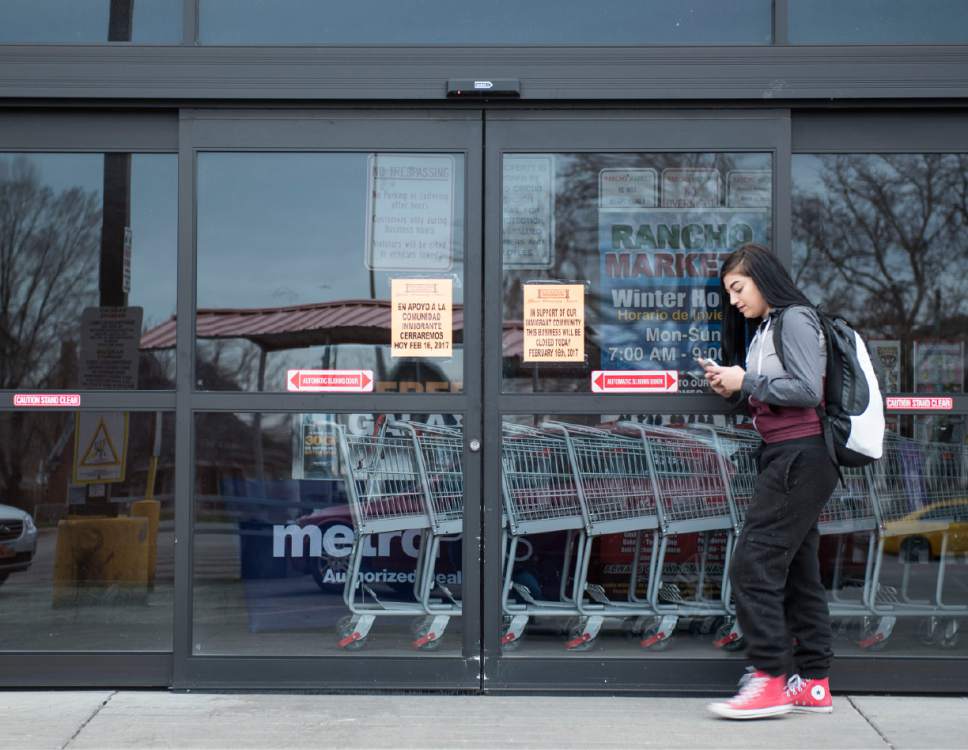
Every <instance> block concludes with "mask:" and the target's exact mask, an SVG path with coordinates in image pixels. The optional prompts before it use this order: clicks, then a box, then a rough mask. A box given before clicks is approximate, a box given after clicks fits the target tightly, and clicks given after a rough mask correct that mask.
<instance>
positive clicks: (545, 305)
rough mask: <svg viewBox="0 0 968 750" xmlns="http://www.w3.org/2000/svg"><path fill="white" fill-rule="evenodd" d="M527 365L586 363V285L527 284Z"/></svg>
mask: <svg viewBox="0 0 968 750" xmlns="http://www.w3.org/2000/svg"><path fill="white" fill-rule="evenodd" d="M522 288H523V290H524V353H523V361H524V362H584V361H585V285H584V284H524V286H523V287H522Z"/></svg>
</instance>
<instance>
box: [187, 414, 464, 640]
mask: <svg viewBox="0 0 968 750" xmlns="http://www.w3.org/2000/svg"><path fill="white" fill-rule="evenodd" d="M195 431H196V432H195V434H196V459H195V460H196V464H195V500H194V555H193V559H194V607H193V612H194V623H193V640H192V643H193V648H192V651H193V653H194V654H196V655H204V654H237V655H248V656H307V655H319V656H322V655H336V654H358V653H360V652H362V653H364V654H365V655H370V656H380V655H382V656H394V655H395V656H399V655H407V654H413V653H431V652H433V653H444V654H448V655H454V654H457V653H460V651H461V634H462V631H463V624H462V620H461V600H462V598H463V590H462V589H463V587H462V564H461V549H462V541H461V531H462V529H463V512H464V489H463V488H464V473H463V452H464V448H463V428H462V419H461V417H460V415H452V414H390V415H387V414H380V415H374V414H310V413H296V414H281V413H200V414H197V415H196V419H195Z"/></svg>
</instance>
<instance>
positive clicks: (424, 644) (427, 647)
mask: <svg viewBox="0 0 968 750" xmlns="http://www.w3.org/2000/svg"><path fill="white" fill-rule="evenodd" d="M417 640H420V639H419V638H418V639H417ZM443 642H444V639H443V638H431V639H429V640H426V641H421V642H420V645H419V646H417V650H418V651H436V650H437V649H438V648H440V644H442V643H443Z"/></svg>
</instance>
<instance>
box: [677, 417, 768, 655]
mask: <svg viewBox="0 0 968 750" xmlns="http://www.w3.org/2000/svg"><path fill="white" fill-rule="evenodd" d="M689 429H691V430H692V431H694V432H698V433H700V434H703V435H706V436H708V438H709V439H710V440H711V441H712V443H713V446H714V447H715V449H716V455H717V457H718V459H719V466H720V473H721V474H722V478H723V486H724V488H725V491H726V494H727V498H728V500H729V503H730V506H731V508H732V510H733V513H734V518H735V520H736V533H735V534H734V535H732V537H731V539H730V540H729V542H730V543H731V549H730V550H729V554H728V555H724V557H726V560H727V561H728V560H730V559H732V555H733V553H734V552H735V545H736V543H737V540H738V538H739V536H738V534H739V532H740V531H741V530H742V527H743V524H744V523H745V522H746V510H747V508H748V507H749V504H750V500H751V499H752V498H753V493H754V492H755V490H756V478H757V476H758V474H759V451H760V447H761V445H762V443H763V441H762V439H761V438H760V436H759V433H757V432H755V431H754V430H753V429H747V428H743V427H737V426H735V425H707V424H693V425H689ZM722 575H723V581H722V590H723V596H722V601H723V604H724V606H725V608H726V611H727V613H728V615H727V617H726V619H725V621H723V622H722V624H721V625H719V627H718V629H717V630H716V631H715V635H714V637H713V645H714V646H715V647H716V648H721V649H724V650H726V651H738V650H739V649H741V648H743V646H744V642H743V631H742V630H741V628H740V627H739V623H738V622H737V620H736V607H735V605H734V603H733V601H732V589H731V584H730V581H729V569H728V562H724V565H723V571H722Z"/></svg>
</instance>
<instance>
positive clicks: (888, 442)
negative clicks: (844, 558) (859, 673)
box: [861, 433, 968, 647]
mask: <svg viewBox="0 0 968 750" xmlns="http://www.w3.org/2000/svg"><path fill="white" fill-rule="evenodd" d="M966 450H968V449H966V446H964V445H956V444H949V443H937V442H925V441H917V440H911V439H908V438H903V437H900V436H897V435H894V434H892V433H888V435H887V437H886V439H885V442H884V454H883V457H882V458H881V459H880V461H878V462H876V463H874V464H872V466H871V472H870V476H871V486H872V490H873V494H872V497H873V511H874V516H875V519H876V523H877V532H878V533H877V547H876V551H875V553H874V555H873V565H872V566H871V573H870V580H869V582H868V583H867V585H866V586H865V594H866V597H867V606H868V608H869V609H870V611H871V612H872V613H873V614H874V615H878V616H881V617H882V618H899V617H923V618H925V619H924V621H923V622H922V624H921V627H920V631H921V636H922V639H923V640H925V641H927V642H937V643H940V645H942V646H948V645H954V643H955V642H956V640H957V636H958V629H959V623H958V619H957V618H959V617H965V616H966V615H968V605H961V604H957V605H955V604H948V603H947V602H945V601H944V596H943V595H944V584H945V572H946V568H947V565H948V563H949V562H950V560H949V557H950V555H949V536H950V530H951V526H952V524H954V523H955V522H956V521H957V520H958V513H960V512H963V509H964V504H965V502H966V498H968V471H966V468H968V456H966ZM931 537H934V538H939V537H940V545H939V547H940V549H939V550H938V553H937V558H938V559H937V571H936V574H935V576H934V580H933V582H931V584H930V586H929V588H930V592H929V593H928V595H927V596H922V597H921V598H915V597H914V596H913V595H912V593H911V576H912V572H913V569H914V566H915V565H916V564H917V562H918V561H919V559H920V556H921V553H922V552H924V553H926V554H927V555H928V557H929V558H930V554H931V545H930V542H929V541H928V540H929V538H931ZM894 538H896V539H897V540H898V541H897V548H898V552H899V554H898V561H899V562H900V565H901V573H900V581H899V582H898V584H897V585H896V586H889V585H886V584H885V583H884V580H883V579H884V578H885V570H884V563H885V559H886V557H885V546H886V545H887V543H888V542H889V541H890V540H892V539H894ZM864 635H865V637H864V639H862V641H861V645H862V646H867V647H871V646H873V645H879V644H880V643H881V642H883V641H884V640H886V638H887V637H888V636H889V635H890V631H889V630H888V631H887V632H886V633H885V632H878V631H875V632H870V633H865V634H864Z"/></svg>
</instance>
